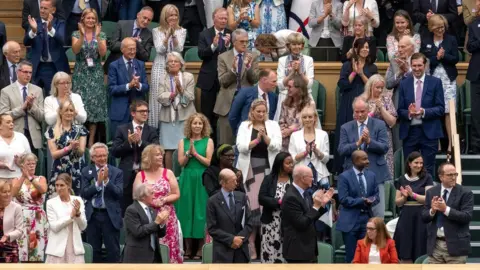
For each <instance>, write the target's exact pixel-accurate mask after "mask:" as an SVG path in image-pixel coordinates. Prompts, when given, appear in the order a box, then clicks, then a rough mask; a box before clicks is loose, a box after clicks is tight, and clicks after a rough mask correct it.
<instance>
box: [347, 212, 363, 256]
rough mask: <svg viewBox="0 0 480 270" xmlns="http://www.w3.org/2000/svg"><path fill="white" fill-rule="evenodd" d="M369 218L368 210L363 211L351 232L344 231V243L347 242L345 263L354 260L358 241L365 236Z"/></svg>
mask: <svg viewBox="0 0 480 270" xmlns="http://www.w3.org/2000/svg"><path fill="white" fill-rule="evenodd" d="M368 219H369V215H368V214H367V213H366V212H365V213H361V214H360V216H358V219H357V222H356V223H355V225H354V226H353V228H352V230H351V231H349V232H342V237H343V243H344V244H345V263H351V262H352V261H353V257H354V255H355V249H356V248H357V241H358V240H360V239H362V238H364V237H365V232H366V231H367V229H366V225H367V222H368Z"/></svg>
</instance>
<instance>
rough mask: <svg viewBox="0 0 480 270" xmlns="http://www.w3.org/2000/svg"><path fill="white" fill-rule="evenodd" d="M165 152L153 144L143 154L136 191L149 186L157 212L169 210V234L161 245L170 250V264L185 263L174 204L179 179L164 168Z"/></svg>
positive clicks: (178, 194) (177, 192)
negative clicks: (142, 185) (143, 186)
mask: <svg viewBox="0 0 480 270" xmlns="http://www.w3.org/2000/svg"><path fill="white" fill-rule="evenodd" d="M164 154H165V151H164V150H163V148H162V147H161V146H160V145H158V144H151V145H149V146H147V147H145V149H144V150H143V152H142V169H143V170H142V171H140V172H139V173H138V174H137V176H136V178H135V182H134V185H133V186H134V189H135V187H136V186H138V185H141V184H142V183H145V184H148V185H150V186H151V187H152V189H153V194H154V195H153V196H154V200H153V202H154V205H152V207H153V208H155V210H156V211H157V212H159V211H163V210H168V211H170V215H169V216H168V221H167V227H166V230H167V233H166V235H165V236H164V237H162V238H160V244H164V245H167V246H168V247H169V248H170V254H169V259H170V260H169V262H170V263H183V258H182V249H181V248H180V237H179V230H178V228H179V225H178V219H177V215H176V214H175V208H174V207H173V203H174V202H176V201H177V200H178V198H180V191H179V189H178V182H177V178H175V175H174V174H173V172H172V171H171V170H169V169H165V168H163V155H164Z"/></svg>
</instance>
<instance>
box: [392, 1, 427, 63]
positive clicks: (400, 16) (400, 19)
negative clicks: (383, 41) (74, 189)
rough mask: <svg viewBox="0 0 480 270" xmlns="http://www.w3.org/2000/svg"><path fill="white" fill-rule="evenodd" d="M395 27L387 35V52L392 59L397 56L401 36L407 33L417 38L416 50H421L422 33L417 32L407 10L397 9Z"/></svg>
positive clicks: (394, 18)
mask: <svg viewBox="0 0 480 270" xmlns="http://www.w3.org/2000/svg"><path fill="white" fill-rule="evenodd" d="M393 21H394V27H393V28H392V32H391V33H390V34H389V35H388V36H387V54H388V59H390V60H392V59H394V58H395V57H397V52H398V42H399V41H400V38H401V37H402V36H405V35H409V36H411V37H413V39H414V40H415V52H418V51H419V50H420V45H421V40H420V35H419V34H415V32H414V31H415V30H414V29H413V22H412V18H410V15H408V13H407V12H406V11H405V10H401V9H400V10H397V12H395V14H394V15H393Z"/></svg>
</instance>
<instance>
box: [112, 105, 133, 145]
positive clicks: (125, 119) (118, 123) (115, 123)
mask: <svg viewBox="0 0 480 270" xmlns="http://www.w3.org/2000/svg"><path fill="white" fill-rule="evenodd" d="M111 119H112V118H111V117H110V136H111V138H112V140H113V139H114V138H115V133H116V132H117V127H118V126H121V125H123V124H126V123H128V122H130V121H132V118H131V116H130V110H129V109H127V110H126V111H125V114H124V115H123V119H122V120H111ZM132 132H134V131H133V130H132Z"/></svg>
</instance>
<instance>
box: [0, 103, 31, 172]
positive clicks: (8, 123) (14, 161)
mask: <svg viewBox="0 0 480 270" xmlns="http://www.w3.org/2000/svg"><path fill="white" fill-rule="evenodd" d="M14 126H15V124H14V123H13V118H12V116H11V115H10V114H7V113H1V114H0V160H1V161H0V179H7V180H12V179H13V178H16V177H20V176H21V175H22V169H21V168H20V167H21V166H20V158H21V157H22V156H23V155H25V154H28V153H31V149H30V144H29V143H28V140H27V138H26V137H25V135H23V133H20V132H17V131H14Z"/></svg>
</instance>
